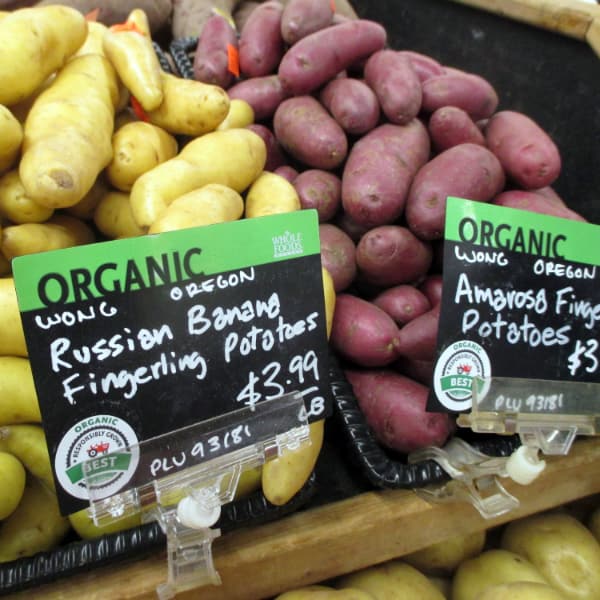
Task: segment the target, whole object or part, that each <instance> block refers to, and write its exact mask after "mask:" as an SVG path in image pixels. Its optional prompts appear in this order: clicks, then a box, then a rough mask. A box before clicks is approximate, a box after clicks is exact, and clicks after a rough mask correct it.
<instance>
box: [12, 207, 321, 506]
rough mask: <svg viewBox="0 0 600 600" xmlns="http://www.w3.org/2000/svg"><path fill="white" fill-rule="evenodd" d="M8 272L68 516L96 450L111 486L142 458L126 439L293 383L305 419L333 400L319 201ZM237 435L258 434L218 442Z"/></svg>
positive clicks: (81, 495) (20, 264)
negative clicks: (316, 208) (311, 208)
mask: <svg viewBox="0 0 600 600" xmlns="http://www.w3.org/2000/svg"><path fill="white" fill-rule="evenodd" d="M13 270H14V277H15V284H16V288H17V296H18V300H19V306H20V309H21V315H22V320H23V326H24V329H25V336H26V340H27V345H28V350H29V355H30V360H31V365H32V369H33V373H34V380H35V384H36V389H37V393H38V397H39V401H40V407H41V411H42V417H43V425H44V429H45V432H46V437H47V439H48V447H49V451H50V456H51V458H52V461H53V466H54V470H55V478H56V483H57V490H58V493H59V501H60V505H61V510H63V512H65V514H66V513H68V512H73V511H74V510H78V509H80V508H83V507H84V506H86V505H87V502H86V500H87V489H86V487H85V483H84V481H83V477H82V468H81V463H82V462H83V461H87V460H89V459H90V458H98V460H100V459H102V458H103V457H107V458H108V457H109V456H110V457H111V461H112V464H110V465H104V464H101V461H100V462H98V466H99V468H104V467H106V468H107V471H108V473H109V474H112V475H113V477H112V479H111V477H109V476H108V475H107V487H108V489H109V490H110V491H114V492H116V491H118V490H120V489H122V488H123V486H124V485H125V484H126V483H127V481H129V480H131V479H132V478H133V477H134V474H135V471H136V468H137V465H138V464H139V462H140V457H139V456H137V455H136V453H135V452H129V451H126V450H125V449H126V448H129V447H132V446H136V445H138V444H139V443H140V442H142V441H144V440H148V439H150V438H153V437H155V436H159V435H162V434H165V433H167V432H171V431H174V430H177V429H180V428H181V427H185V426H188V425H191V424H193V423H197V422H201V421H204V420H207V419H210V418H212V417H215V416H218V415H222V414H226V413H229V412H232V411H235V410H237V409H241V408H250V409H252V408H253V407H255V406H256V405H257V404H258V403H260V402H263V401H266V400H272V399H275V398H278V397H279V396H282V395H283V394H287V393H289V392H298V393H300V394H301V396H302V397H303V400H304V403H305V407H306V411H307V413H308V419H309V421H314V420H317V419H322V418H324V417H326V416H327V415H328V414H329V412H330V410H331V399H330V389H329V382H328V377H327V372H328V370H327V356H328V345H327V335H326V325H325V307H324V296H323V286H322V275H321V261H320V243H319V235H318V218H317V214H316V212H315V211H298V212H294V213H289V214H285V215H275V216H270V217H262V218H258V219H246V220H242V221H236V222H233V223H224V224H219V225H213V226H208V227H202V228H193V229H186V230H181V231H175V232H169V233H164V234H161V235H156V236H151V235H148V236H142V237H138V238H131V239H124V240H116V241H110V242H102V243H99V244H90V245H86V246H82V247H79V248H71V249H67V250H59V251H53V252H45V253H41V254H35V255H30V256H25V257H21V258H18V259H16V260H15V261H14V263H13ZM238 438H239V439H238ZM232 440H234V441H235V442H236V443H235V444H233V445H235V446H238V445H240V444H250V443H251V442H252V429H251V428H243V427H242V428H240V429H239V430H238V429H237V428H235V427H234V429H232V433H231V436H229V437H228V439H227V440H220V441H219V443H220V444H221V445H223V444H225V443H226V442H227V443H229V442H232ZM214 443H215V442H214V440H213V441H212V444H213V445H214ZM232 443H233V442H232ZM199 447H200V450H199V456H201V457H202V456H203V455H202V452H204V453H205V454H206V456H207V458H209V457H210V455H211V454H212V453H211V451H210V450H211V447H212V446H211V444H210V443H208V442H205V443H204V445H202V446H199ZM121 450H122V452H121ZM105 462H106V461H105ZM142 462H143V461H142Z"/></svg>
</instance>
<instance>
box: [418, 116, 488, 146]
mask: <svg viewBox="0 0 600 600" xmlns="http://www.w3.org/2000/svg"><path fill="white" fill-rule="evenodd" d="M427 129H428V131H429V136H430V137H431V145H432V146H433V148H434V149H435V150H436V151H437V152H443V151H444V150H448V148H452V146H458V145H459V144H478V145H479V146H485V137H484V135H483V132H482V131H481V129H480V128H479V127H478V126H477V124H476V123H475V121H473V119H471V117H470V116H469V114H468V113H467V112H465V111H464V110H463V109H462V108H458V106H442V107H441V108H438V109H437V110H435V111H434V112H433V113H432V115H431V116H430V117H429V122H428V123H427Z"/></svg>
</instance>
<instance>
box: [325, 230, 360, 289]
mask: <svg viewBox="0 0 600 600" xmlns="http://www.w3.org/2000/svg"><path fill="white" fill-rule="evenodd" d="M319 237H320V239H321V264H322V265H323V266H324V267H325V268H326V269H327V271H329V274H330V275H331V278H332V279H333V287H334V289H335V291H336V293H338V294H339V293H340V292H343V291H344V290H346V289H348V288H349V287H350V285H351V284H352V282H353V281H354V278H355V277H356V246H355V245H354V242H353V241H352V239H351V238H350V236H349V235H348V234H347V233H345V232H344V231H342V230H341V229H340V228H339V227H336V226H335V225H332V224H331V223H322V224H321V225H319Z"/></svg>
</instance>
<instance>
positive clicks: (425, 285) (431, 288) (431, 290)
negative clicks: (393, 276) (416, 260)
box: [418, 273, 444, 307]
mask: <svg viewBox="0 0 600 600" xmlns="http://www.w3.org/2000/svg"><path fill="white" fill-rule="evenodd" d="M443 284H444V277H443V276H442V275H441V274H439V273H430V274H429V275H427V277H425V279H424V280H423V281H422V282H421V283H420V284H419V286H418V288H419V290H420V291H421V292H423V293H424V294H425V296H426V297H427V300H429V303H430V304H431V306H432V307H433V306H437V305H438V304H439V303H440V302H441V301H442V288H443Z"/></svg>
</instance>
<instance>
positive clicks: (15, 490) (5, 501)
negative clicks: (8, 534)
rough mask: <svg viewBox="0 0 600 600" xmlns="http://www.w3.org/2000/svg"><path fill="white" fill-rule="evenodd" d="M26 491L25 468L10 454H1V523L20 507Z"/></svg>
mask: <svg viewBox="0 0 600 600" xmlns="http://www.w3.org/2000/svg"><path fill="white" fill-rule="evenodd" d="M24 490H25V467H24V466H23V465H22V464H21V461H20V460H19V459H18V458H15V457H14V456H13V455H12V454H9V453H8V452H0V521H2V520H4V519H6V517H8V516H10V514H11V513H13V512H14V510H15V509H16V508H17V506H18V505H19V502H20V501H21V498H22V497H23V492H24Z"/></svg>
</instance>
